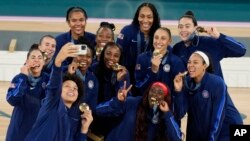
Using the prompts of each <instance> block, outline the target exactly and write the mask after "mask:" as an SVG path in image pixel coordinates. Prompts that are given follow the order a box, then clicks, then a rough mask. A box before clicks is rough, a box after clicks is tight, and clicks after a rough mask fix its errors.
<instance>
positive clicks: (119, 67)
mask: <svg viewBox="0 0 250 141" xmlns="http://www.w3.org/2000/svg"><path fill="white" fill-rule="evenodd" d="M112 69H113V70H114V71H120V70H122V67H121V65H119V64H118V63H115V64H114V65H113V66H112Z"/></svg>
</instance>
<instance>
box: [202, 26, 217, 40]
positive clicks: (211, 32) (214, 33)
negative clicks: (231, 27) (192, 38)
mask: <svg viewBox="0 0 250 141" xmlns="http://www.w3.org/2000/svg"><path fill="white" fill-rule="evenodd" d="M205 30H206V32H207V34H209V35H210V36H211V37H213V38H215V39H218V38H219V37H220V32H219V31H218V30H217V28H216V27H205Z"/></svg>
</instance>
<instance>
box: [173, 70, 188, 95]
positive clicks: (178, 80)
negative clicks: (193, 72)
mask: <svg viewBox="0 0 250 141" xmlns="http://www.w3.org/2000/svg"><path fill="white" fill-rule="evenodd" d="M186 73H187V72H183V73H179V74H177V75H176V76H175V78H174V90H175V91H176V92H180V91H181V90H182V87H183V77H184V76H185V75H186Z"/></svg>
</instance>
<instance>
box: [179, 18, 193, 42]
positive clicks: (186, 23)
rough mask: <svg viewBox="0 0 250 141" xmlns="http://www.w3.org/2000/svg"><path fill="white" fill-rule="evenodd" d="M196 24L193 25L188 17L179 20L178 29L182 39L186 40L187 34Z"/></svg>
mask: <svg viewBox="0 0 250 141" xmlns="http://www.w3.org/2000/svg"><path fill="white" fill-rule="evenodd" d="M195 28H196V26H194V23H193V20H192V19H191V18H188V17H183V18H181V19H180V21H179V25H178V31H179V36H180V38H181V40H182V41H184V42H185V41H187V40H188V38H189V36H190V35H191V34H192V33H193V32H194V30H195Z"/></svg>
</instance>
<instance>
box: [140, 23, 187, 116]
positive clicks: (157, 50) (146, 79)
mask: <svg viewBox="0 0 250 141" xmlns="http://www.w3.org/2000/svg"><path fill="white" fill-rule="evenodd" d="M171 41H172V39H171V32H170V30H169V29H168V28H164V27H161V28H159V29H157V30H156V32H155V34H154V40H153V46H154V52H152V51H148V52H145V53H142V54H140V55H139V56H138V58H137V64H136V68H135V78H136V87H137V88H138V89H139V90H140V91H141V94H143V93H144V91H145V90H146V89H147V87H149V85H150V84H151V83H153V82H156V81H160V82H162V83H164V84H166V85H168V86H169V88H170V90H171V91H172V90H173V88H174V84H173V79H174V77H175V76H176V75H177V74H178V73H180V72H183V71H184V70H185V68H184V64H183V63H182V61H181V59H180V58H179V57H177V56H175V55H174V54H173V53H172V52H171V47H170V44H171ZM172 92H174V91H172ZM172 98H173V100H172V104H173V105H171V107H170V108H171V110H172V111H173V112H175V109H174V105H175V100H174V97H172ZM176 118H177V119H178V120H179V117H178V115H176Z"/></svg>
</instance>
